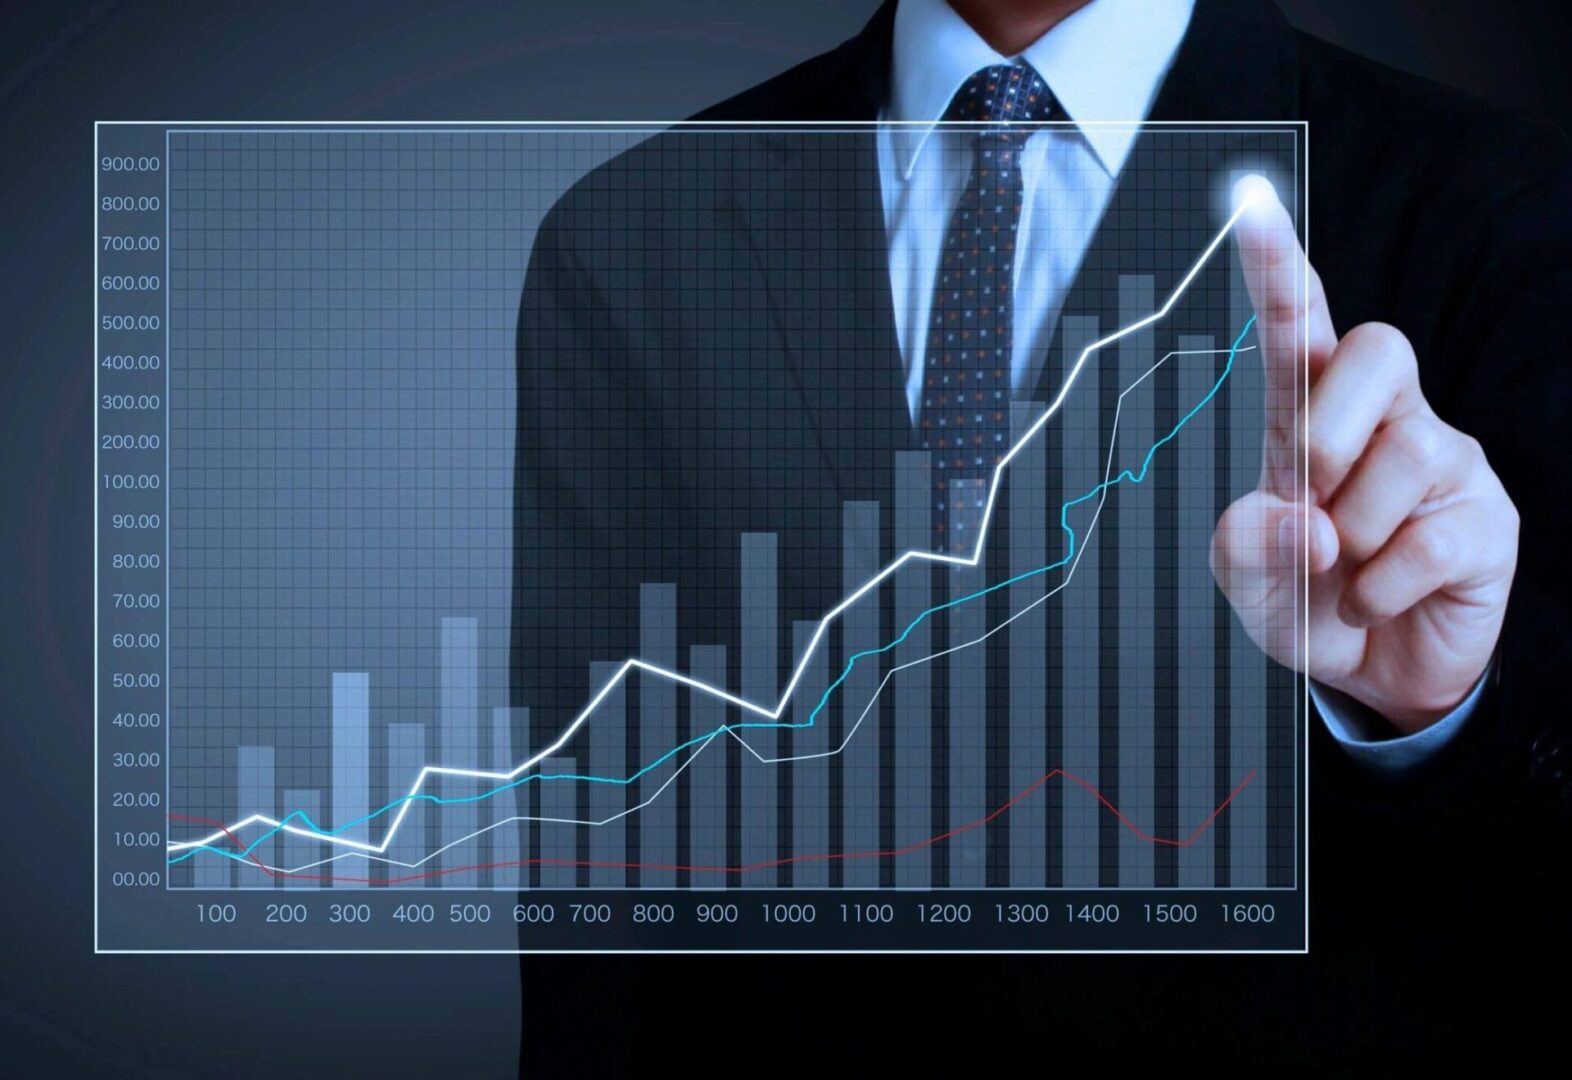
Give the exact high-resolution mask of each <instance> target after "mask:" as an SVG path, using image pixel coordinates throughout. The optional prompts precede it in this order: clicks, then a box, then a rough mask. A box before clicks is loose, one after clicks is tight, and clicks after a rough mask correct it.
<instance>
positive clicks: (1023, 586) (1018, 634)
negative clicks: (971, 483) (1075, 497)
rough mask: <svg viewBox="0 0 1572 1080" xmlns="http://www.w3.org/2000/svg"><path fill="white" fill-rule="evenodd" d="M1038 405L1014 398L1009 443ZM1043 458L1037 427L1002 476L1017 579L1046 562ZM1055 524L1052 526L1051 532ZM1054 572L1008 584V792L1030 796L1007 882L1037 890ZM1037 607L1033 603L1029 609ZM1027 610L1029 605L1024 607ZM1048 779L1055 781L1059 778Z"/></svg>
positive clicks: (1015, 834) (1021, 805) (1020, 816)
mask: <svg viewBox="0 0 1572 1080" xmlns="http://www.w3.org/2000/svg"><path fill="white" fill-rule="evenodd" d="M1045 407H1046V406H1045V404H1044V403H1043V402H1032V401H1018V402H1015V403H1013V406H1012V409H1011V414H1010V427H1011V431H1012V433H1013V438H1014V440H1015V441H1017V442H1019V441H1020V439H1021V438H1022V436H1024V435H1025V433H1026V431H1027V430H1028V429H1029V428H1030V427H1031V425H1032V424H1033V423H1034V422H1036V420H1037V418H1038V417H1040V416H1041V415H1042V414H1043V410H1044V409H1045ZM1047 462H1048V455H1047V451H1046V440H1045V439H1044V438H1043V436H1042V432H1038V433H1037V435H1036V437H1035V438H1033V439H1032V440H1031V441H1030V442H1028V443H1026V444H1025V445H1024V446H1022V448H1021V452H1020V453H1019V454H1017V455H1016V456H1015V459H1014V461H1012V462H1011V463H1010V468H1009V471H1008V472H1007V473H1006V474H1005V480H1006V484H1007V487H1008V495H1009V504H1010V523H1009V529H1008V533H1007V535H1006V536H1005V537H1002V538H1000V539H1003V540H1005V541H1006V542H1007V543H1008V544H1009V546H1010V561H1009V571H1010V576H1011V577H1012V578H1013V577H1018V576H1020V575H1022V574H1026V573H1029V572H1031V571H1034V570H1040V569H1041V568H1042V567H1044V566H1047V565H1048V562H1049V556H1048V531H1047V530H1048V499H1047V486H1046V485H1045V484H1044V483H1043V477H1044V475H1045V474H1046V471H1047ZM1057 527H1058V526H1057V525H1055V526H1054V528H1055V529H1057ZM1058 577H1059V575H1058V574H1051V573H1042V574H1037V575H1035V576H1033V577H1029V578H1027V579H1026V580H1024V581H1018V582H1016V583H1015V584H1014V585H1011V586H1010V589H1009V595H1010V615H1011V616H1012V618H1013V619H1014V621H1013V622H1011V623H1010V629H1009V635H1010V636H1009V637H1008V638H1007V639H1006V641H1007V647H1008V649H1009V666H1010V780H1009V786H1010V796H1011V797H1012V798H1013V797H1014V796H1015V795H1016V794H1018V793H1019V792H1023V791H1025V790H1026V789H1027V788H1029V787H1031V786H1032V785H1033V784H1037V785H1038V787H1037V788H1036V790H1035V791H1033V792H1032V794H1030V795H1028V796H1026V797H1025V798H1024V799H1022V800H1021V801H1020V802H1017V803H1016V804H1015V805H1014V806H1012V807H1011V808H1010V810H1009V812H1008V813H1009V821H1008V825H1009V830H1010V878H1009V880H1010V884H1011V885H1012V886H1015V887H1016V888H1041V887H1042V886H1044V885H1046V884H1047V883H1048V877H1047V873H1048V871H1047V866H1046V865H1045V864H1044V855H1045V854H1046V851H1047V838H1046V834H1045V830H1046V828H1047V820H1048V819H1047V807H1048V802H1047V799H1046V797H1045V796H1046V795H1047V792H1046V791H1044V790H1043V788H1044V786H1045V785H1044V784H1042V783H1040V781H1042V778H1043V776H1044V775H1045V774H1046V773H1047V771H1048V769H1049V768H1050V766H1049V763H1048V733H1047V724H1048V680H1047V670H1046V666H1045V665H1044V663H1043V659H1044V655H1045V652H1046V650H1047V647H1048V636H1047V633H1046V631H1045V623H1044V613H1045V605H1047V604H1052V603H1054V602H1055V601H1056V600H1057V599H1058V598H1057V597H1053V598H1050V599H1046V600H1045V599H1043V597H1044V596H1045V594H1046V593H1047V592H1048V591H1049V590H1050V589H1052V588H1053V583H1054V582H1055V581H1056V580H1057V579H1058ZM1033 605H1036V606H1033ZM1028 608H1030V609H1031V610H1029V611H1028V610H1027V609H1028ZM1047 783H1058V781H1057V780H1052V781H1048V782H1047Z"/></svg>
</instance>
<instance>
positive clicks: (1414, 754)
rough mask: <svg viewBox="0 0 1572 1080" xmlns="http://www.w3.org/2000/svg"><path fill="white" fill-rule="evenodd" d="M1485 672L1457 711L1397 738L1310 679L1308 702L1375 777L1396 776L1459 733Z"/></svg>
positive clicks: (1379, 720) (1368, 713) (1349, 700)
mask: <svg viewBox="0 0 1572 1080" xmlns="http://www.w3.org/2000/svg"><path fill="white" fill-rule="evenodd" d="M1489 677H1490V669H1489V668H1488V667H1487V668H1486V669H1485V673H1484V674H1483V675H1481V676H1480V677H1479V681H1478V682H1476V683H1475V684H1474V688H1473V689H1472V690H1470V691H1469V692H1468V696H1467V697H1465V698H1464V699H1463V700H1462V701H1461V702H1459V703H1458V705H1457V707H1456V708H1454V709H1453V710H1452V711H1451V712H1449V713H1447V714H1446V715H1445V716H1443V717H1442V718H1441V719H1439V720H1437V721H1436V722H1435V723H1433V724H1431V725H1430V726H1429V727H1427V728H1425V729H1423V730H1421V731H1416V732H1414V733H1413V734H1412V735H1398V734H1396V733H1395V732H1394V731H1393V729H1392V725H1391V724H1390V723H1389V722H1388V721H1387V719H1386V718H1385V717H1383V716H1381V715H1380V714H1379V713H1377V712H1376V711H1375V710H1374V709H1372V708H1370V707H1369V706H1368V705H1365V704H1364V703H1363V702H1361V701H1359V700H1357V699H1356V698H1353V697H1351V696H1349V695H1348V694H1345V693H1343V692H1342V691H1341V690H1334V689H1332V688H1331V687H1330V686H1322V685H1320V684H1319V683H1317V682H1316V681H1315V680H1314V679H1311V680H1310V700H1312V701H1314V702H1315V707H1316V711H1317V712H1319V713H1320V714H1321V720H1322V722H1323V723H1325V724H1326V729H1327V730H1328V731H1330V732H1331V733H1332V738H1334V739H1336V740H1337V741H1338V743H1339V744H1340V745H1341V746H1342V747H1343V749H1344V750H1345V751H1347V752H1348V754H1349V755H1350V756H1351V757H1353V758H1354V760H1355V761H1358V762H1359V763H1360V764H1361V765H1365V766H1367V767H1369V768H1371V769H1373V770H1375V771H1377V772H1384V773H1393V774H1395V773H1401V772H1406V771H1407V770H1409V769H1412V768H1413V767H1414V766H1416V765H1418V764H1419V763H1420V762H1422V761H1424V760H1426V759H1427V758H1429V757H1430V756H1431V755H1432V754H1434V753H1436V752H1437V751H1438V750H1440V749H1441V748H1442V747H1443V746H1445V745H1446V744H1447V743H1448V742H1450V741H1451V740H1452V739H1453V737H1455V736H1456V735H1457V733H1458V732H1459V731H1461V730H1462V728H1463V724H1464V723H1465V722H1467V720H1468V718H1469V716H1471V715H1472V714H1473V712H1474V710H1475V708H1476V707H1477V706H1478V704H1479V699H1480V697H1481V695H1482V694H1483V693H1484V689H1485V684H1486V683H1487V682H1488V681H1489Z"/></svg>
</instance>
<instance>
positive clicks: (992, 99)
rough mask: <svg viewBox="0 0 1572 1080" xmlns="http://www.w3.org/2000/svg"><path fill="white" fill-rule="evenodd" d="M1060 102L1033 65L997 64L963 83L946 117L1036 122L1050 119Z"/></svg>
mask: <svg viewBox="0 0 1572 1080" xmlns="http://www.w3.org/2000/svg"><path fill="white" fill-rule="evenodd" d="M1057 108H1058V102H1056V101H1055V100H1054V96H1053V94H1052V93H1051V92H1050V91H1049V89H1048V84H1047V83H1045V82H1043V77H1042V76H1041V75H1039V74H1037V72H1036V71H1035V70H1033V68H1032V66H1031V65H1030V64H1026V63H1020V64H995V65H994V66H993V67H985V68H983V69H982V70H981V71H978V72H976V73H974V74H973V75H972V76H971V77H970V78H969V79H967V80H966V81H965V82H963V83H962V84H961V88H960V89H959V90H957V91H956V92H955V96H954V97H953V98H951V99H950V107H949V108H948V109H946V110H945V113H944V119H946V120H971V121H983V122H995V123H1023V122H1024V123H1036V122H1041V121H1044V120H1051V119H1053V117H1054V113H1055V111H1056V110H1057Z"/></svg>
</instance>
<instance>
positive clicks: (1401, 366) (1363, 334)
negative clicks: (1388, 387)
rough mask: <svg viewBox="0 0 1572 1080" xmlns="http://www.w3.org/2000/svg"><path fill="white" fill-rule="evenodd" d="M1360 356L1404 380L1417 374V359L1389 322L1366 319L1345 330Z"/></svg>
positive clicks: (1406, 341) (1409, 345) (1406, 339)
mask: <svg viewBox="0 0 1572 1080" xmlns="http://www.w3.org/2000/svg"><path fill="white" fill-rule="evenodd" d="M1347 337H1348V338H1351V339H1353V343H1354V344H1355V345H1356V347H1357V349H1358V351H1359V352H1360V354H1361V355H1367V356H1369V357H1370V359H1371V362H1373V363H1377V364H1380V365H1382V366H1383V367H1385V368H1386V369H1387V370H1388V371H1389V372H1390V373H1391V374H1392V375H1394V376H1396V377H1398V378H1400V379H1406V378H1408V377H1409V376H1417V374H1418V371H1419V361H1418V358H1417V357H1415V355H1414V347H1413V346H1412V345H1411V344H1409V341H1408V338H1407V336H1406V335H1404V333H1403V332H1402V331H1401V330H1399V329H1398V328H1397V327H1395V326H1393V325H1392V324H1391V323H1384V322H1367V323H1362V324H1360V325H1359V326H1356V327H1354V328H1353V329H1352V330H1350V331H1349V332H1348V335H1347Z"/></svg>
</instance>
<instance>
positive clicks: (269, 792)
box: [198, 746, 279, 886]
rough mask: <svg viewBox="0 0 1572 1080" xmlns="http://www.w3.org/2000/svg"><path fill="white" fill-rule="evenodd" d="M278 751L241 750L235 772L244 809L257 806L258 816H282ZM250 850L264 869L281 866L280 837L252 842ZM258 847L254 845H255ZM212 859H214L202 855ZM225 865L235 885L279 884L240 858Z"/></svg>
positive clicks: (243, 748) (261, 748) (250, 748)
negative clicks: (231, 870) (277, 780)
mask: <svg viewBox="0 0 1572 1080" xmlns="http://www.w3.org/2000/svg"><path fill="white" fill-rule="evenodd" d="M274 772H275V770H274V752H273V748H272V747H271V746H242V747H239V748H238V751H237V768H236V770H235V780H236V785H235V786H236V788H237V789H238V791H237V794H238V795H239V798H240V805H241V806H252V807H257V808H258V810H257V812H258V813H262V814H266V815H268V816H269V817H273V818H277V816H278V788H277V787H276V786H275V783H274ZM247 845H248V847H249V848H250V851H249V853H248V854H247V855H246V858H247V859H248V860H251V861H253V862H260V863H261V864H262V865H264V866H276V865H278V848H279V842H278V834H276V833H275V834H274V835H273V836H272V837H269V838H268V839H266V840H262V841H261V842H258V841H256V840H254V839H253V840H248V841H247ZM252 845H254V846H252ZM198 857H199V858H211V857H212V856H198ZM224 862H225V865H227V866H231V867H233V868H234V871H235V884H237V885H264V886H265V885H272V886H277V885H278V883H279V882H278V879H277V878H268V877H265V876H263V875H260V874H259V873H258V871H257V870H256V868H255V866H254V865H253V866H245V865H243V864H242V863H241V862H240V861H239V860H237V859H225V860H224Z"/></svg>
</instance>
